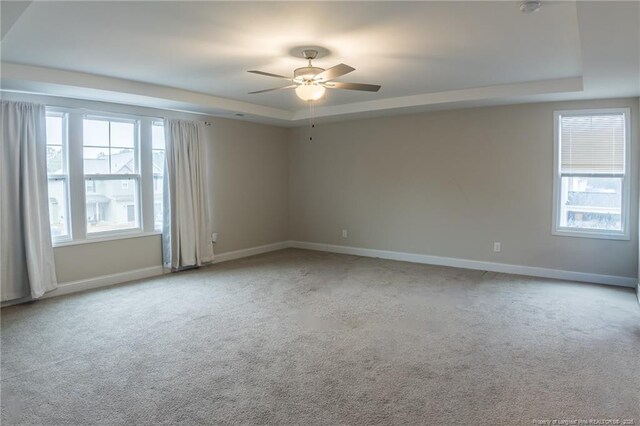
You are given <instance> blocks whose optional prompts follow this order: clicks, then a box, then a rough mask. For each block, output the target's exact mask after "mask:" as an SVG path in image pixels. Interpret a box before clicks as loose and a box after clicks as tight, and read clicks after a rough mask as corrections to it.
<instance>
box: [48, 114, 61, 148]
mask: <svg viewBox="0 0 640 426" xmlns="http://www.w3.org/2000/svg"><path fill="white" fill-rule="evenodd" d="M47 145H62V116H55V115H47Z"/></svg>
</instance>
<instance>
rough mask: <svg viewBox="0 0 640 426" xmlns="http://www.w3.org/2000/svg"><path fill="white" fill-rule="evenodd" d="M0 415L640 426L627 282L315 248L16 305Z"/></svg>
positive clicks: (639, 347)
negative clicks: (628, 425) (614, 425)
mask: <svg viewBox="0 0 640 426" xmlns="http://www.w3.org/2000/svg"><path fill="white" fill-rule="evenodd" d="M1 373H2V382H1V390H2V397H1V398H2V424H3V425H5V426H8V425H16V424H42V425H65V424H73V425H93V424H104V425H139V424H140V425H151V424H181V425H192V424H193V425H195V424H277V425H283V424H296V425H311V424H323V425H338V424H352V425H374V424H402V425H404V424H429V425H476V424H483V425H484V424H487V425H517V424H523V425H532V424H534V425H535V424H543V423H536V422H538V421H546V420H549V421H550V420H554V419H558V420H578V419H584V420H589V419H595V420H607V419H612V420H617V419H620V421H622V420H632V419H633V420H634V421H635V423H634V424H636V425H638V424H640V308H639V306H638V303H637V301H636V299H635V294H634V292H633V291H632V290H631V289H621V288H614V287H606V286H597V285H588V284H579V283H569V282H560V281H553V280H540V279H533V278H526V277H520V276H513V275H504V274H495V273H488V272H481V271H469V270H462V269H455V268H445V267H435V266H426V265H417V264H410V263H403V262H394V261H386V260H379V259H369V258H361V257H355V256H345V255H335V254H327V253H319V252H312V251H304V250H293V249H289V250H283V251H279V252H274V253H269V254H265V255H260V256H256V257H252V258H247V259H243V260H238V261H233V262H227V263H223V264H219V265H216V266H213V267H209V268H203V269H200V270H197V271H191V272H184V273H180V274H172V275H168V276H164V277H159V278H155V279H150V280H146V281H142V282H137V283H130V284H125V285H121V286H117V287H111V288H106V289H100V290H96V291H90V292H85V293H80V294H75V295H70V296H64V297H58V298H53V299H48V300H43V301H40V302H37V303H33V304H27V305H20V306H13V307H9V308H4V309H2V371H1Z"/></svg>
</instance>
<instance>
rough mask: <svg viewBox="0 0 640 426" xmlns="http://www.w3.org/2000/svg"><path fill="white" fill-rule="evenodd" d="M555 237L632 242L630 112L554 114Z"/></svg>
mask: <svg viewBox="0 0 640 426" xmlns="http://www.w3.org/2000/svg"><path fill="white" fill-rule="evenodd" d="M554 126H555V130H554V139H555V141H554V145H555V160H554V163H555V164H554V170H555V173H554V229H553V231H554V234H556V235H572V236H584V237H596V238H610V239H629V226H628V216H629V211H628V206H629V148H630V145H629V144H630V134H629V132H630V124H629V109H607V110H596V111H592V110H589V111H558V112H556V113H555V123H554Z"/></svg>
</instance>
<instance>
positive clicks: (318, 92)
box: [296, 83, 326, 101]
mask: <svg viewBox="0 0 640 426" xmlns="http://www.w3.org/2000/svg"><path fill="white" fill-rule="evenodd" d="M325 90H326V89H325V88H324V87H323V86H320V85H318V84H314V83H304V84H301V85H299V86H298V87H296V95H298V97H299V98H300V99H302V100H303V101H317V100H318V99H320V98H321V97H322V96H323V95H324V92H325Z"/></svg>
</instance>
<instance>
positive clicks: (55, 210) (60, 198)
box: [49, 179, 69, 239]
mask: <svg viewBox="0 0 640 426" xmlns="http://www.w3.org/2000/svg"><path fill="white" fill-rule="evenodd" d="M67 210H68V203H67V181H66V180H64V179H50V180H49V222H50V223H51V236H52V237H53V238H54V239H58V238H65V237H68V236H69V215H68V211H67Z"/></svg>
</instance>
